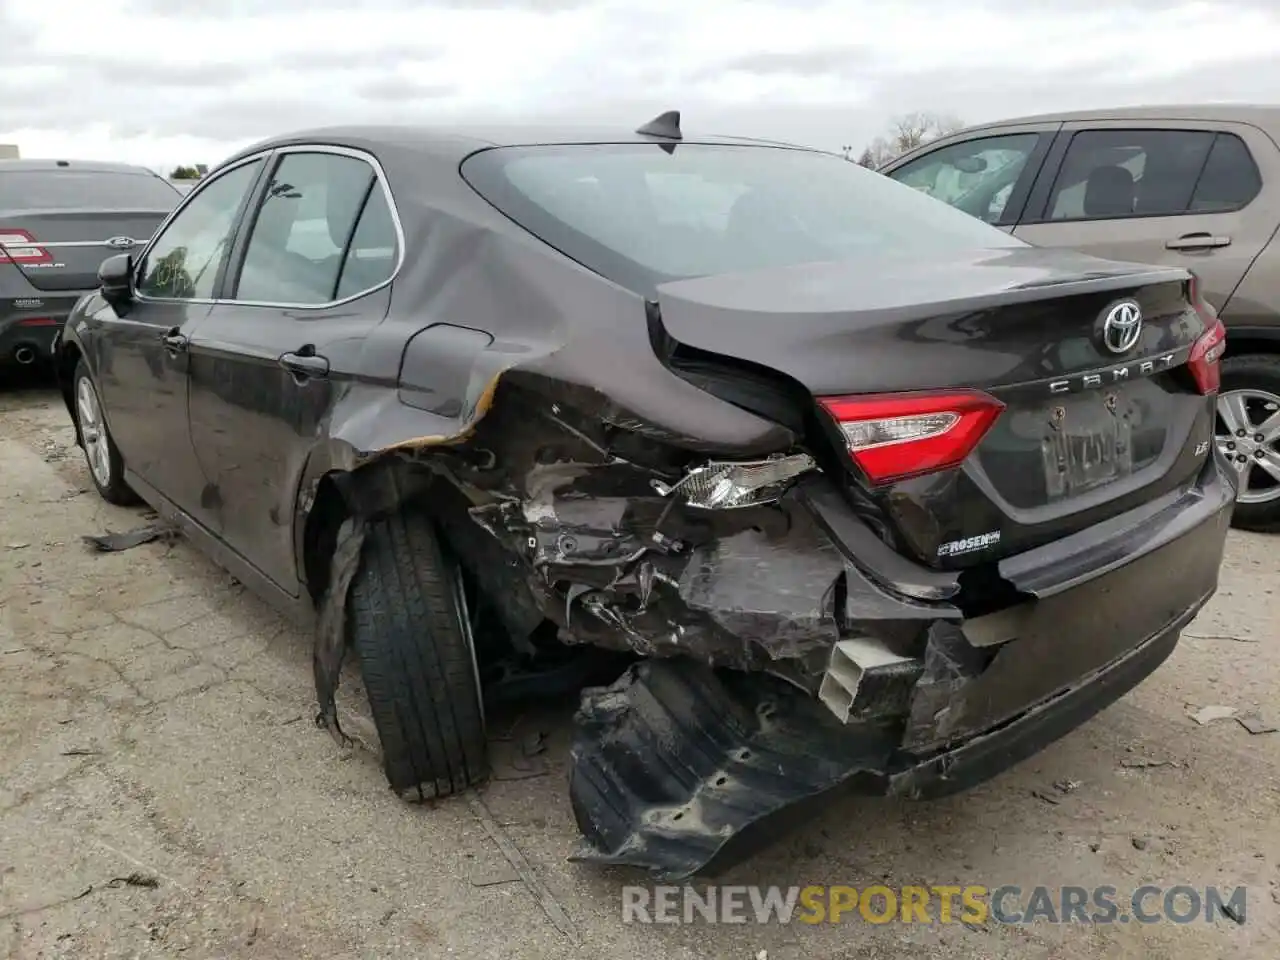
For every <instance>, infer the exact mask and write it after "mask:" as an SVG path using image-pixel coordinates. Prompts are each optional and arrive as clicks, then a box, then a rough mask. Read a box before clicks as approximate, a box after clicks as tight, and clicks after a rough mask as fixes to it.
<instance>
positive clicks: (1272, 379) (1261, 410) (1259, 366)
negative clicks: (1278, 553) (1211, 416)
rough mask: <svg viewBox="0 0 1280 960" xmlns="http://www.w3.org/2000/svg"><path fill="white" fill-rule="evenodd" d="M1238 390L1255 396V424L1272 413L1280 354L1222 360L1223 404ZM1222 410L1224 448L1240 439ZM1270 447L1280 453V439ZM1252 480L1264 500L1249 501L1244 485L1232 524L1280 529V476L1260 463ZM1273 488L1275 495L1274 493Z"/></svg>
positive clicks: (1278, 396) (1279, 393) (1278, 393)
mask: <svg viewBox="0 0 1280 960" xmlns="http://www.w3.org/2000/svg"><path fill="white" fill-rule="evenodd" d="M1236 391H1246V392H1248V395H1250V396H1251V397H1252V399H1251V400H1250V402H1249V413H1250V414H1251V420H1252V422H1253V423H1255V424H1256V423H1258V422H1260V420H1261V418H1262V417H1264V416H1266V415H1268V414H1269V413H1270V412H1271V404H1270V403H1269V402H1268V401H1267V400H1266V399H1265V397H1266V396H1268V395H1269V396H1270V397H1272V398H1275V401H1276V403H1277V404H1280V357H1276V356H1270V355H1268V354H1263V353H1247V354H1241V355H1240V356H1235V357H1231V356H1229V357H1226V358H1225V359H1224V360H1223V361H1222V392H1221V395H1220V397H1221V399H1220V401H1219V403H1220V404H1221V403H1222V401H1223V400H1225V399H1226V398H1227V397H1228V396H1230V395H1232V394H1234V393H1236ZM1237 395H1238V396H1243V395H1244V394H1243V393H1242V394H1237ZM1222 409H1223V408H1222V407H1221V406H1220V407H1219V410H1220V412H1219V415H1218V423H1217V428H1216V432H1217V434H1218V442H1219V446H1220V447H1221V446H1223V444H1225V443H1227V442H1233V441H1235V439H1236V438H1234V437H1231V436H1229V435H1228V434H1229V431H1228V430H1227V428H1226V421H1225V420H1224V419H1223V416H1222V413H1221V410H1222ZM1268 448H1269V450H1271V451H1276V452H1280V440H1277V441H1273V442H1270V443H1269V444H1268ZM1251 450H1252V448H1251ZM1237 452H1238V450H1237V451H1231V450H1224V453H1226V454H1227V455H1228V456H1233V455H1235V454H1236V453H1237ZM1250 479H1251V482H1250V490H1251V491H1252V495H1255V496H1260V497H1262V498H1263V499H1259V500H1258V501H1256V502H1249V501H1248V500H1247V499H1245V496H1246V495H1247V494H1249V493H1250V491H1246V490H1244V489H1243V488H1242V490H1241V499H1238V500H1237V501H1236V509H1235V514H1234V517H1233V519H1232V522H1231V525H1232V526H1233V527H1236V528H1238V529H1240V530H1254V531H1259V532H1263V533H1268V532H1276V531H1280V479H1275V478H1272V477H1271V476H1270V475H1269V474H1267V473H1265V472H1264V471H1263V470H1262V468H1261V467H1258V466H1255V467H1254V468H1253V469H1252V471H1251V476H1250ZM1273 489H1274V495H1272V490H1273Z"/></svg>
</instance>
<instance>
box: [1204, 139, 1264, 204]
mask: <svg viewBox="0 0 1280 960" xmlns="http://www.w3.org/2000/svg"><path fill="white" fill-rule="evenodd" d="M1261 191H1262V177H1261V176H1260V175H1259V174H1258V165H1257V164H1255V163H1254V162H1253V155H1252V154H1250V153H1249V148H1248V147H1247V146H1245V143H1244V141H1243V140H1241V139H1240V138H1239V137H1237V136H1236V135H1235V134H1234V133H1220V134H1218V136H1217V138H1216V139H1215V140H1214V141H1213V149H1212V150H1210V151H1209V159H1208V161H1206V162H1205V165H1204V171H1203V172H1202V173H1201V174H1200V180H1199V181H1198V182H1197V183H1196V189H1195V192H1194V193H1193V194H1192V195H1191V211H1190V212H1191V213H1229V212H1230V211H1232V210H1239V209H1240V208H1241V207H1243V206H1246V205H1247V204H1248V203H1249V202H1250V201H1251V200H1253V198H1254V197H1256V196H1257V195H1258V194H1259V193H1260V192H1261Z"/></svg>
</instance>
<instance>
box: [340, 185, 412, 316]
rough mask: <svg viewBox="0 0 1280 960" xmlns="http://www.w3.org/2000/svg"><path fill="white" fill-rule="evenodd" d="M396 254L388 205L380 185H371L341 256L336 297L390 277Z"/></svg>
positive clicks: (397, 255)
mask: <svg viewBox="0 0 1280 960" xmlns="http://www.w3.org/2000/svg"><path fill="white" fill-rule="evenodd" d="M399 256H400V243H399V236H398V234H397V233H396V225H395V221H394V219H393V218H392V214H391V205H390V204H389V203H387V195H386V193H385V192H384V191H383V190H382V188H381V185H375V186H374V188H373V190H372V192H371V193H370V194H369V200H368V202H367V203H365V205H364V210H363V212H362V213H361V214H360V222H359V223H357V224H356V230H355V233H353V234H352V235H351V245H350V246H349V247H348V248H347V252H346V255H345V257H344V258H343V261H342V273H341V274H340V275H339V277H338V292H337V296H336V299H338V300H345V299H346V298H347V297H354V296H355V295H356V294H357V293H361V292H363V291H365V290H372V289H373V288H374V287H376V286H378V285H379V284H381V283H384V282H385V281H387V280H389V279H391V275H392V274H393V273H395V269H396V263H397V262H398V260H399Z"/></svg>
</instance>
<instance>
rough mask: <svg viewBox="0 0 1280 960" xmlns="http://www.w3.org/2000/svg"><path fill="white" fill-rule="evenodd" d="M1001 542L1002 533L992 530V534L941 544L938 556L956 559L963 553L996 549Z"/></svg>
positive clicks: (981, 534)
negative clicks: (990, 548)
mask: <svg viewBox="0 0 1280 960" xmlns="http://www.w3.org/2000/svg"><path fill="white" fill-rule="evenodd" d="M999 542H1000V531H999V530H992V531H991V532H990V533H980V534H978V535H977V536H976V537H965V538H964V539H963V540H952V541H950V542H949V543H943V544H939V546H938V556H940V557H956V556H959V555H960V554H962V553H973V551H975V550H985V549H987V547H994V546H995V545H996V544H997V543H999Z"/></svg>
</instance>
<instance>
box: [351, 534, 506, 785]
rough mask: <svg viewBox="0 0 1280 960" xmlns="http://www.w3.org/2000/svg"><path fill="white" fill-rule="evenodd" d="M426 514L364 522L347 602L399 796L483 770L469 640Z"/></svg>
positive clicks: (477, 777)
mask: <svg viewBox="0 0 1280 960" xmlns="http://www.w3.org/2000/svg"><path fill="white" fill-rule="evenodd" d="M457 577H458V570H457V567H456V566H455V565H454V563H453V562H452V560H449V559H446V557H445V555H444V552H443V551H442V549H441V545H440V540H439V535H438V533H437V532H436V528H435V525H434V524H433V523H432V522H431V520H430V519H429V518H427V517H425V516H422V515H420V514H413V513H399V514H395V515H393V516H390V517H386V518H383V519H379V520H376V521H374V522H373V523H371V524H370V525H369V527H368V529H367V530H366V532H365V542H364V552H363V555H362V558H361V565H360V570H359V571H358V572H357V573H356V576H355V578H354V580H353V581H352V583H351V592H350V594H349V598H348V602H347V610H348V620H347V623H348V630H349V638H350V639H351V641H352V643H353V645H354V646H355V648H356V652H357V653H358V655H359V657H360V670H361V673H362V674H363V676H364V685H365V690H366V691H367V693H368V696H369V707H370V709H371V711H372V713H373V720H374V723H375V725H376V726H377V728H378V738H379V740H381V742H382V763H383V770H384V772H385V773H386V776H387V781H388V782H389V783H390V784H391V786H392V788H393V789H394V790H396V791H397V792H398V793H399V794H400V795H401V796H403V797H405V798H406V799H414V798H417V799H422V800H427V799H431V798H433V797H445V796H449V795H451V794H454V793H458V792H460V791H462V790H465V789H467V788H468V787H471V786H474V785H476V784H478V783H481V782H482V781H484V780H485V778H486V777H487V776H488V773H489V764H488V756H487V746H486V741H485V729H484V714H483V709H482V706H481V701H480V696H479V691H478V689H477V688H478V684H477V678H476V666H475V659H474V657H473V654H472V648H471V643H470V640H469V637H468V635H467V633H465V632H464V629H463V625H462V624H463V620H462V617H461V616H460V614H459V606H460V604H459V601H458V599H457V593H456V592H455V588H456V585H457V584H458V582H459V581H458V580H457Z"/></svg>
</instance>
